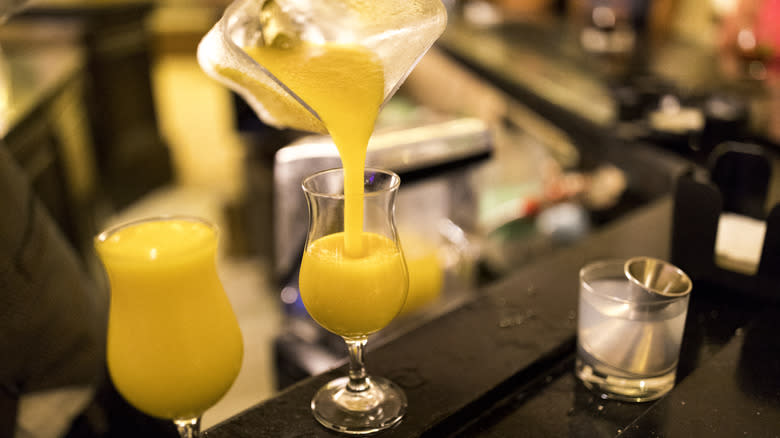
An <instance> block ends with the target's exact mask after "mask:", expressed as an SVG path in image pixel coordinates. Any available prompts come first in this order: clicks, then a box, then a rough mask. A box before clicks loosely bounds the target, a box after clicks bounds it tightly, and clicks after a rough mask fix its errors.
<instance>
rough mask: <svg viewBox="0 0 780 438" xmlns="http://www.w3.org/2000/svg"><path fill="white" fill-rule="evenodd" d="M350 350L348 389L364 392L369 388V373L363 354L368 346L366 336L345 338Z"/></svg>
mask: <svg viewBox="0 0 780 438" xmlns="http://www.w3.org/2000/svg"><path fill="white" fill-rule="evenodd" d="M344 340H345V341H346V342H347V350H348V351H349V382H347V390H348V391H352V392H363V391H365V390H366V389H368V386H369V383H368V374H367V373H366V366H365V363H364V362H363V354H364V351H365V348H366V338H358V339H344Z"/></svg>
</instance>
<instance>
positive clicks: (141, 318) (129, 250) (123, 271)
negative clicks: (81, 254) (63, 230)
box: [95, 217, 243, 438]
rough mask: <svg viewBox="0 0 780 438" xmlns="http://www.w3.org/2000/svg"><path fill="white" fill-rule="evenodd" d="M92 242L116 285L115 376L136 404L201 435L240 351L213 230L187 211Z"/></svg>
mask: <svg viewBox="0 0 780 438" xmlns="http://www.w3.org/2000/svg"><path fill="white" fill-rule="evenodd" d="M95 248H96V250H97V253H98V255H99V257H100V259H101V261H102V262H103V266H104V267H105V270H106V273H107V275H108V280H109V284H110V287H111V306H110V311H109V322H108V348H107V350H108V369H109V373H110V375H111V379H112V380H113V382H114V384H115V386H116V387H117V389H118V390H119V392H120V393H121V394H122V396H123V397H124V398H125V399H126V400H127V401H128V402H130V403H131V404H132V405H133V406H135V407H136V408H138V409H139V410H141V411H143V412H145V413H147V414H149V415H152V416H154V417H158V418H165V419H171V420H173V421H174V422H175V423H176V425H177V428H179V431H180V432H181V434H182V436H183V437H188V438H192V437H195V436H197V434H198V429H199V420H200V417H201V415H202V414H203V412H204V411H206V409H208V408H209V407H211V406H213V405H214V404H215V403H216V402H217V401H218V400H219V399H220V398H222V396H223V395H224V394H225V393H226V392H227V390H228V389H229V388H230V386H231V385H232V384H233V381H234V380H235V378H236V376H237V375H238V372H239V370H240V368H241V360H242V356H243V341H242V337H241V331H240V329H239V326H238V322H237V320H236V317H235V315H234V314H233V309H232V307H231V305H230V302H229V301H228V299H227V296H226V295H225V291H224V290H223V288H222V284H221V282H220V280H219V277H218V275H217V270H216V253H217V230H216V228H215V227H214V226H213V225H211V224H209V223H207V222H205V221H202V220H200V219H196V218H189V217H165V218H153V219H146V220H140V221H136V222H131V223H129V224H125V225H120V226H118V227H116V228H112V229H109V230H107V231H105V232H103V233H101V234H100V235H99V236H98V237H97V238H96V239H95Z"/></svg>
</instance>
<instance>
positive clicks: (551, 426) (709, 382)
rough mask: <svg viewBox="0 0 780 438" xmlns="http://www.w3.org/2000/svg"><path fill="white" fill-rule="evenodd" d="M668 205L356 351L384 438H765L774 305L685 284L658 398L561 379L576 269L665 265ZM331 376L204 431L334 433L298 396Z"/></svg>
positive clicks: (570, 340) (772, 379) (778, 419)
mask: <svg viewBox="0 0 780 438" xmlns="http://www.w3.org/2000/svg"><path fill="white" fill-rule="evenodd" d="M672 210H673V202H672V199H671V198H670V197H663V198H661V199H659V200H656V201H653V202H652V203H650V204H649V205H647V206H645V207H641V208H639V209H637V210H635V211H634V212H632V213H629V214H627V215H625V216H623V217H622V218H620V219H618V220H616V221H615V222H613V223H612V224H611V225H610V226H609V227H606V228H604V229H602V230H601V231H599V232H596V233H594V234H593V235H591V236H590V237H588V238H587V239H585V240H583V241H581V242H579V243H578V244H576V245H574V246H571V247H568V248H565V249H561V250H558V251H556V252H554V253H552V254H550V255H548V256H545V257H543V258H541V259H540V260H538V261H536V262H535V263H532V264H529V265H527V266H525V267H523V268H521V269H519V270H518V271H517V272H516V273H514V274H512V275H510V276H508V277H506V278H505V279H503V280H501V281H499V282H498V283H496V284H494V285H491V286H488V287H487V288H485V290H483V291H480V293H479V294H478V296H477V297H476V298H475V299H473V300H471V301H469V302H466V303H464V304H463V305H462V306H460V307H458V308H456V309H454V310H453V311H451V312H449V313H447V314H445V315H443V316H441V317H439V318H437V319H435V320H433V321H430V322H428V323H427V324H425V325H423V326H421V327H419V328H417V329H415V330H413V331H411V332H408V333H406V334H404V335H402V336H400V337H399V338H397V339H395V340H392V341H390V342H388V343H386V344H384V345H382V346H380V347H378V348H376V349H375V350H372V351H369V353H368V355H367V361H368V363H367V365H368V370H369V372H370V373H372V374H375V375H382V376H386V377H389V378H391V379H393V380H394V381H395V382H397V383H398V384H399V385H401V386H402V387H403V388H404V390H405V391H406V393H407V396H408V399H409V408H408V411H407V414H406V417H405V418H404V420H403V421H402V422H401V423H400V424H399V425H398V426H397V427H395V428H394V429H391V430H388V431H385V432H382V433H381V434H379V436H386V437H421V436H425V437H427V436H437V437H441V436H453V437H454V436H458V437H483V436H484V437H503V436H583V437H607V436H610V437H611V436H681V435H683V434H685V435H690V436H723V437H733V436H777V435H776V434H778V433H780V426H779V425H780V345H778V343H779V342H780V341H778V338H777V336H775V335H773V331H772V329H771V328H770V327H771V324H772V323H773V319H775V320H776V318H777V316H778V315H780V312H778V309H776V308H774V307H773V305H767V303H762V302H757V301H752V300H751V299H749V298H746V297H744V296H742V295H740V294H739V292H738V291H731V292H727V291H723V290H719V289H718V288H717V287H714V286H709V285H704V286H702V285H699V284H697V283H696V282H694V289H693V292H692V298H691V301H690V306H689V313H688V317H687V322H686V329H685V335H684V339H683V346H682V352H681V358H680V364H679V368H678V376H677V379H678V385H677V386H676V387H675V389H673V390H672V392H671V393H670V394H668V395H667V396H666V397H664V398H662V399H660V400H658V401H655V402H649V403H641V404H633V403H624V402H617V401H611V400H602V399H601V398H599V397H598V395H597V394H595V393H592V392H590V391H589V390H588V389H587V388H585V387H584V386H583V385H582V384H581V383H579V382H578V381H577V380H576V378H575V377H574V373H573V368H574V354H575V340H576V319H577V317H576V315H577V290H578V286H577V285H578V271H579V269H580V267H582V266H583V265H584V264H586V263H588V262H590V261H593V260H597V259H604V258H624V257H629V256H634V255H647V256H654V257H660V258H668V255H669V248H670V245H669V236H670V228H671V226H672V225H671V218H672ZM344 373H345V369H344V368H340V369H335V370H332V371H329V372H326V373H324V374H322V375H318V376H315V377H312V378H309V379H306V380H303V381H301V382H298V383H297V384H295V385H293V386H291V387H290V388H288V389H286V390H284V391H283V392H282V393H280V394H279V395H278V396H276V397H274V398H272V399H270V400H267V401H265V402H263V403H261V404H258V405H256V406H254V407H252V408H250V409H248V410H246V411H245V412H242V413H240V414H239V415H237V416H235V417H233V418H231V419H229V420H227V421H225V422H223V423H220V424H218V425H216V426H214V427H212V428H211V429H209V430H208V431H206V434H205V435H206V436H207V437H209V438H220V437H233V438H240V437H258V436H269V437H270V436H273V437H329V436H339V435H338V434H336V433H333V432H330V431H328V430H326V429H324V428H323V427H321V426H320V425H319V424H318V423H317V422H316V421H315V419H314V418H313V417H312V415H311V412H310V410H309V401H310V399H311V397H312V395H313V394H314V392H315V391H316V390H317V389H318V388H319V387H320V386H321V385H323V384H324V383H325V382H327V381H329V380H330V379H332V378H334V377H335V376H340V375H343V374H344Z"/></svg>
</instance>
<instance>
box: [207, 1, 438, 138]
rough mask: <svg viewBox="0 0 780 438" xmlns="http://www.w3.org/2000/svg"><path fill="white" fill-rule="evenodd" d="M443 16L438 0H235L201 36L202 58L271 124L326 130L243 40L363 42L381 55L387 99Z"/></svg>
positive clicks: (250, 43) (272, 43)
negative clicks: (258, 59) (249, 50)
mask: <svg viewBox="0 0 780 438" xmlns="http://www.w3.org/2000/svg"><path fill="white" fill-rule="evenodd" d="M446 24H447V13H446V10H445V8H444V5H443V4H442V3H441V1H440V0H236V1H235V2H233V3H232V4H231V5H230V6H229V7H228V8H227V9H226V10H225V13H224V15H223V16H222V18H221V19H220V20H219V21H218V22H217V23H216V24H215V25H214V27H213V28H212V29H211V30H210V31H209V32H208V33H207V34H206V35H205V36H204V37H203V39H202V40H201V42H200V44H199V46H198V62H199V64H200V66H201V68H202V69H203V70H204V71H205V72H206V73H207V74H208V75H209V76H211V77H212V78H214V79H216V80H217V81H219V82H221V83H222V84H224V85H225V86H227V87H228V88H230V89H231V90H233V91H235V92H236V93H238V94H239V95H241V96H242V97H243V98H244V99H245V100H246V102H247V103H248V104H249V105H250V107H251V108H252V109H253V110H254V111H255V113H257V115H258V117H260V119H261V120H263V122H265V123H266V124H268V125H271V126H274V127H277V128H293V129H298V130H303V131H309V132H318V133H323V134H325V133H327V131H326V129H325V126H324V124H323V122H322V120H321V119H320V117H319V115H318V114H317V113H316V111H314V110H313V109H312V108H311V106H309V105H308V104H307V103H306V102H305V101H304V100H303V99H302V98H301V97H300V96H298V95H296V94H295V92H293V91H292V90H291V89H290V88H288V87H287V86H286V85H285V84H284V83H283V82H282V81H280V80H279V79H278V78H276V77H275V76H274V75H273V74H271V73H270V72H269V71H268V70H267V69H266V68H265V67H263V66H262V65H260V64H258V63H257V62H256V61H255V60H254V59H253V58H251V57H250V56H249V55H248V54H247V53H246V52H245V50H244V48H245V47H262V46H273V47H277V48H285V47H288V46H291V45H294V44H296V43H297V42H300V41H305V42H307V43H313V44H325V43H330V42H335V43H349V44H359V45H361V46H363V47H365V48H367V49H369V50H370V51H372V52H373V53H374V54H375V55H376V56H377V58H378V59H379V60H380V61H381V63H382V66H383V69H384V78H385V81H384V83H385V85H384V102H387V101H388V100H389V99H390V97H392V96H393V94H395V92H396V91H397V90H398V88H399V87H400V86H401V84H402V83H403V81H404V80H405V79H406V77H407V76H408V75H409V73H410V72H411V71H412V69H413V68H414V66H415V65H417V62H419V60H420V59H421V58H422V56H423V55H424V54H425V53H426V52H427V51H428V49H429V48H430V47H431V46H432V45H433V43H434V42H435V41H436V39H437V38H438V37H439V36H440V35H441V33H442V32H443V31H444V28H445V26H446Z"/></svg>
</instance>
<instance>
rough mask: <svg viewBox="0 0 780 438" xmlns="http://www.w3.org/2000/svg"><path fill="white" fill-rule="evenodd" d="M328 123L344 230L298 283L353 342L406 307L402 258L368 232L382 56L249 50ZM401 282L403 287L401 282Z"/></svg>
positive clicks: (307, 48) (343, 48)
mask: <svg viewBox="0 0 780 438" xmlns="http://www.w3.org/2000/svg"><path fill="white" fill-rule="evenodd" d="M244 50H245V51H246V53H247V54H249V55H250V56H251V57H253V58H254V59H255V60H257V61H258V63H260V64H261V65H263V66H264V67H265V68H266V69H267V70H268V71H270V72H271V73H272V74H273V75H274V76H276V77H277V78H278V79H279V80H280V81H281V82H282V83H284V84H285V85H286V86H287V87H289V88H290V89H291V90H293V92H295V93H296V94H298V95H299V96H300V97H301V98H302V99H303V101H305V102H306V103H307V104H308V105H309V106H310V107H311V108H312V109H313V110H314V111H315V112H317V114H318V115H319V116H320V118H321V119H322V121H323V123H324V125H325V127H326V128H327V129H328V132H329V133H330V135H331V137H332V138H333V142H334V143H335V144H336V147H337V148H338V151H339V155H340V157H341V162H342V165H343V167H344V197H345V199H344V204H345V206H344V209H345V211H344V232H343V233H336V234H332V235H328V236H325V237H322V238H319V239H317V240H315V241H314V242H312V243H311V244H310V245H309V247H308V248H306V249H305V251H304V255H303V259H302V261H301V270H300V277H299V286H300V290H301V297H302V299H303V303H304V305H305V306H306V309H307V311H308V312H309V314H310V315H311V316H312V318H314V319H315V320H316V321H317V322H318V323H319V324H320V325H322V326H323V327H325V328H326V329H328V330H330V331H332V332H334V333H336V334H339V335H341V336H344V337H347V338H355V337H361V336H365V335H368V334H371V333H373V332H375V331H377V330H379V329H381V328H382V327H384V326H385V325H387V324H388V323H389V322H390V321H391V320H392V319H393V318H394V317H395V316H396V315H397V314H398V312H399V311H400V309H401V308H402V307H403V304H404V301H405V299H406V290H407V288H406V287H404V285H402V284H401V283H400V282H404V281H406V275H405V273H404V261H403V257H402V255H401V253H400V251H398V249H397V247H396V246H395V245H394V244H393V242H392V241H390V240H389V239H387V238H385V237H383V236H380V235H377V234H373V233H367V232H364V231H363V175H364V169H365V161H366V149H367V147H368V140H369V138H370V137H371V133H372V132H373V130H374V124H375V122H376V118H377V115H378V113H379V109H380V106H381V105H382V102H383V100H384V71H383V68H382V65H381V63H380V61H379V60H378V59H377V57H376V55H375V54H374V53H373V52H371V51H370V50H368V49H366V48H365V47H363V46H360V45H356V44H336V43H325V44H318V45H315V44H311V43H308V42H301V43H299V44H297V45H296V46H294V47H292V48H285V49H279V48H274V47H272V46H270V47H269V46H266V47H247V48H245V49H244ZM396 283H398V284H396Z"/></svg>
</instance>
